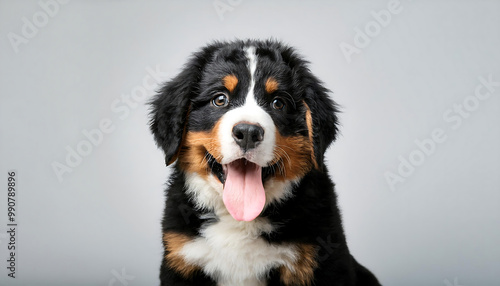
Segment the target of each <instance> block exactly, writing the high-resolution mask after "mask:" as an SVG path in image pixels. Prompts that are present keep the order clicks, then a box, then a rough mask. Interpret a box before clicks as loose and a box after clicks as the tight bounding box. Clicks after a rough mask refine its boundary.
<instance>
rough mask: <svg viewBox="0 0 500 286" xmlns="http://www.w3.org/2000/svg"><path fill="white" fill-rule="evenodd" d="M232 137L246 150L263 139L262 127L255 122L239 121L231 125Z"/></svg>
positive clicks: (255, 145)
mask: <svg viewBox="0 0 500 286" xmlns="http://www.w3.org/2000/svg"><path fill="white" fill-rule="evenodd" d="M233 138H234V141H236V143H237V144H238V145H239V146H240V147H241V148H242V149H243V150H244V151H245V152H246V151H247V150H249V149H252V148H255V147H257V145H259V143H260V142H262V140H264V129H262V127H260V126H259V125H256V124H248V123H239V124H236V125H235V126H234V127H233Z"/></svg>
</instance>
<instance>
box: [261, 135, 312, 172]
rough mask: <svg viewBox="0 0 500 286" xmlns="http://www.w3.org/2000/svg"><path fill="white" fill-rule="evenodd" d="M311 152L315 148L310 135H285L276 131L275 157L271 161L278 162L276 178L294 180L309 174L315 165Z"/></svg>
mask: <svg viewBox="0 0 500 286" xmlns="http://www.w3.org/2000/svg"><path fill="white" fill-rule="evenodd" d="M311 152H314V150H313V145H312V143H311V141H310V140H309V137H304V136H300V135H297V136H287V137H284V136H281V134H279V132H278V131H276V147H275V149H274V154H275V157H274V160H273V162H272V163H271V164H275V163H278V170H277V173H276V178H277V179H282V180H293V179H297V178H300V177H302V176H304V175H305V174H307V172H309V171H310V170H311V167H312V165H313V162H312V158H311Z"/></svg>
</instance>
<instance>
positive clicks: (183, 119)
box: [150, 40, 380, 286]
mask: <svg viewBox="0 0 500 286" xmlns="http://www.w3.org/2000/svg"><path fill="white" fill-rule="evenodd" d="M151 107H152V108H151V122H150V127H151V131H152V133H153V134H154V138H155V140H156V142H157V144H158V146H159V147H161V148H162V149H163V151H164V153H165V163H166V164H167V165H170V164H173V169H172V174H171V177H170V180H169V184H168V187H167V189H166V197H167V199H166V207H165V212H164V217H163V225H162V226H163V245H164V249H165V253H164V258H163V262H162V265H161V270H160V280H161V285H177V286H187V285H192V286H195V285H196V286H200V285H211V286H216V285H217V286H239V285H242V286H243V285H244V286H257V285H258V286H264V285H267V286H271V285H283V286H285V285H286V286H309V285H311V286H312V285H315V286H323V285H324V286H326V285H328V286H331V285H362V286H371V285H380V284H379V283H378V281H377V279H376V278H375V276H374V275H373V274H372V273H371V272H369V271H368V270H367V269H366V268H364V267H363V266H361V265H360V264H358V263H357V262H356V260H355V259H354V258H353V257H352V256H351V255H350V253H349V249H348V247H347V244H346V239H345V235H344V232H343V229H342V223H341V217H340V214H339V210H338V208H337V202H336V195H335V193H334V184H333V182H332V181H331V179H330V177H329V175H328V172H327V170H326V166H325V162H324V153H325V151H326V149H327V148H328V146H329V145H330V143H331V142H332V141H333V140H334V139H335V135H336V134H337V125H336V123H337V116H336V112H337V108H336V105H335V103H334V102H333V101H332V100H331V99H330V98H329V97H328V90H327V89H326V88H325V87H324V86H323V85H322V83H321V82H320V81H319V80H318V79H317V78H316V77H315V76H314V75H313V74H312V73H311V72H310V70H309V68H308V66H307V62H306V61H305V60H303V59H302V58H301V57H300V56H299V55H298V54H297V53H296V52H295V51H294V49H292V48H291V47H288V46H286V45H284V44H282V43H280V42H277V41H273V40H268V41H256V40H246V41H240V40H238V41H234V42H214V43H212V44H209V45H208V46H206V47H204V48H202V49H201V50H200V51H198V52H196V53H195V54H193V56H192V58H191V59H190V60H189V61H188V63H187V64H186V65H185V67H184V68H183V70H182V71H181V72H180V73H179V75H177V76H176V77H175V78H173V79H172V80H170V81H169V82H167V83H166V84H165V85H164V86H163V87H162V89H161V90H160V92H159V93H158V94H157V95H156V96H155V97H154V98H153V100H152V101H151Z"/></svg>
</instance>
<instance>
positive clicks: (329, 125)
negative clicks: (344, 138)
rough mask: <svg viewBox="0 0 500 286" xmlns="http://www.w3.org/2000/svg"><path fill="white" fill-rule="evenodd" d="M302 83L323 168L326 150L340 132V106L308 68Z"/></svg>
mask: <svg viewBox="0 0 500 286" xmlns="http://www.w3.org/2000/svg"><path fill="white" fill-rule="evenodd" d="M302 83H303V84H305V86H304V102H305V103H306V104H307V106H308V107H309V109H310V111H311V117H312V125H313V144H314V153H315V154H314V155H315V157H316V162H317V163H318V166H319V167H320V168H322V166H323V165H324V164H323V161H324V154H325V151H326V149H327V148H328V146H330V144H331V143H332V142H333V141H334V140H335V138H336V135H337V132H338V127H337V123H338V119H337V112H338V108H337V105H336V104H335V102H333V100H331V99H330V97H329V96H328V93H329V92H330V91H329V90H328V89H327V88H325V87H324V86H323V84H322V83H321V82H320V80H319V79H317V78H316V77H315V76H314V75H313V74H312V73H311V72H310V71H309V70H308V69H306V70H305V71H304V73H303V74H302Z"/></svg>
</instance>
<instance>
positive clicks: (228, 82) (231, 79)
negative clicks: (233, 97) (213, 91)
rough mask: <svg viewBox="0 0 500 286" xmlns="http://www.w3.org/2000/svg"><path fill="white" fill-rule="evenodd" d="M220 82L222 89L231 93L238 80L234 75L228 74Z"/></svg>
mask: <svg viewBox="0 0 500 286" xmlns="http://www.w3.org/2000/svg"><path fill="white" fill-rule="evenodd" d="M222 82H223V83H224V87H225V88H226V89H227V90H229V92H233V91H234V89H235V88H236V86H237V85H238V78H237V77H236V76H235V75H234V74H228V75H226V76H225V77H224V78H222Z"/></svg>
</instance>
